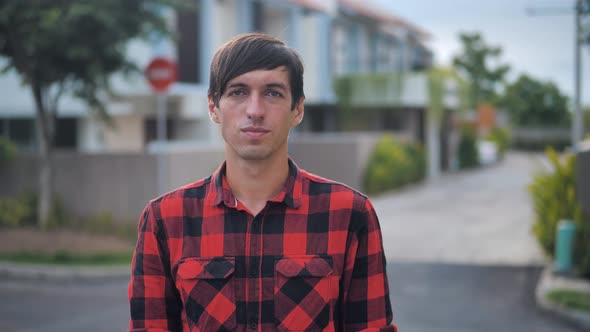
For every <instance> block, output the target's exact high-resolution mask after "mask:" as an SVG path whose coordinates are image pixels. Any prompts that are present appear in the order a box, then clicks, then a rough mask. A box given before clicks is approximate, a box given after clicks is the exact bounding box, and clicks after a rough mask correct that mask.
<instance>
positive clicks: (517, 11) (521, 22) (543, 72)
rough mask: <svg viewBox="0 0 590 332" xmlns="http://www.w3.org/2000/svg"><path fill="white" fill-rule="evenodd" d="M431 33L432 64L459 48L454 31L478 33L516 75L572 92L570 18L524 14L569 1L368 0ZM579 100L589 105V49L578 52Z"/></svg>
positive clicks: (570, 2)
mask: <svg viewBox="0 0 590 332" xmlns="http://www.w3.org/2000/svg"><path fill="white" fill-rule="evenodd" d="M371 1H372V2H374V3H376V4H380V5H381V6H384V7H386V8H389V9H390V10H391V11H392V12H393V13H394V14H396V15H399V16H401V17H404V18H406V19H408V20H410V21H412V22H414V23H415V24H418V25H419V26H420V27H422V28H423V29H425V30H427V31H428V32H430V33H431V34H432V36H433V39H432V41H431V42H430V46H431V47H432V49H433V50H434V53H435V61H436V63H437V64H443V65H448V64H450V62H451V59H452V57H453V55H454V54H457V53H458V52H459V51H460V49H461V47H460V44H459V41H458V37H457V36H458V33H459V32H462V31H465V32H473V31H479V32H481V33H482V35H483V37H484V40H485V41H486V42H487V43H488V44H489V45H494V46H501V47H502V48H503V50H504V53H503V55H502V59H503V61H504V62H506V63H509V64H510V65H511V66H512V72H511V76H510V78H511V79H514V78H515V77H516V76H517V75H518V74H520V73H528V74H530V75H531V76H533V77H535V78H538V79H541V80H546V81H547V80H550V81H553V82H554V83H556V84H557V85H558V86H559V87H560V89H561V90H562V91H563V92H565V93H566V94H567V95H569V96H572V95H573V91H574V16H573V9H572V14H567V13H563V12H562V13H561V14H559V15H551V16H530V15H527V12H526V8H527V7H531V6H532V7H542V8H547V7H551V8H554V7H560V8H564V9H567V8H573V5H574V0H493V1H479V0H439V1H432V0H404V1H402V0H371ZM582 62H583V72H582V73H583V75H582V77H583V80H582V99H583V102H584V104H586V105H590V50H589V48H588V47H585V48H583V50H582Z"/></svg>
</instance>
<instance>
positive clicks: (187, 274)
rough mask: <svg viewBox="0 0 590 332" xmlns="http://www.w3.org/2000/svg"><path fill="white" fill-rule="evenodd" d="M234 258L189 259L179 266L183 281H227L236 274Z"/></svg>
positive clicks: (179, 273) (179, 274)
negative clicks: (226, 279)
mask: <svg viewBox="0 0 590 332" xmlns="http://www.w3.org/2000/svg"><path fill="white" fill-rule="evenodd" d="M234 269H235V259H234V258H233V257H214V258H187V259H185V260H184V261H183V262H182V263H180V265H179V266H178V276H179V277H180V278H182V279H225V278H227V277H229V276H230V275H232V274H233V273H234Z"/></svg>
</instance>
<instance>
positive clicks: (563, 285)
mask: <svg viewBox="0 0 590 332" xmlns="http://www.w3.org/2000/svg"><path fill="white" fill-rule="evenodd" d="M555 289H567V290H575V291H579V292H584V293H587V294H590V281H588V280H582V279H577V278H570V277H568V278H566V277H562V276H559V275H555V274H554V273H553V267H552V266H551V265H547V266H546V267H545V269H544V270H543V273H542V274H541V277H540V278H539V282H538V284H537V288H536V291H535V299H536V301H537V304H538V305H539V306H540V307H541V308H543V309H545V310H548V311H551V312H553V313H555V314H557V315H559V316H561V317H562V318H564V319H566V320H568V321H570V322H572V323H574V324H575V325H577V326H579V327H580V328H583V329H584V330H586V331H590V313H588V312H584V311H580V310H575V309H571V308H567V307H565V306H562V305H558V304H555V303H553V302H550V301H548V300H547V299H546V298H545V296H546V295H547V294H548V293H549V292H551V291H552V290H555Z"/></svg>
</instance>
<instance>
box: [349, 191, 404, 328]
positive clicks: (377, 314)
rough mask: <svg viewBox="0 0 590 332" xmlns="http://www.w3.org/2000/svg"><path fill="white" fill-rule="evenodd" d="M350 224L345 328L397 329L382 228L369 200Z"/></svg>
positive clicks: (353, 215)
mask: <svg viewBox="0 0 590 332" xmlns="http://www.w3.org/2000/svg"><path fill="white" fill-rule="evenodd" d="M350 227H351V232H350V237H351V240H350V246H349V248H348V252H347V255H346V256H347V258H346V261H345V271H344V274H343V278H344V280H343V281H344V282H343V285H344V295H343V299H344V300H343V302H342V304H341V305H342V309H341V310H342V313H343V316H342V317H343V319H344V322H342V324H343V325H344V331H382V332H386V331H387V332H396V331H397V327H396V326H395V325H394V324H392V320H393V314H392V310H391V302H390V299H389V284H388V281H387V272H386V268H385V265H386V262H385V254H384V252H383V240H382V235H381V229H380V227H379V220H378V218H377V214H376V213H375V209H374V208H373V205H372V204H371V202H370V201H369V200H368V199H365V201H364V204H363V206H362V209H361V210H360V211H359V210H356V211H355V212H353V213H352V219H351V226H350Z"/></svg>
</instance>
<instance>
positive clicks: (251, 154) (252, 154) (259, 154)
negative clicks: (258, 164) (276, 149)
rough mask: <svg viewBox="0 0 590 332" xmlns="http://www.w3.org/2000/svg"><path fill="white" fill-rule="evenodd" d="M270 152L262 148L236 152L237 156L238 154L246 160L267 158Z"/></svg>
mask: <svg viewBox="0 0 590 332" xmlns="http://www.w3.org/2000/svg"><path fill="white" fill-rule="evenodd" d="M271 154H272V153H271V152H270V151H262V150H257V151H254V150H250V151H240V152H238V156H240V158H242V159H243V160H248V161H261V160H266V159H269V158H270V156H271Z"/></svg>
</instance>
